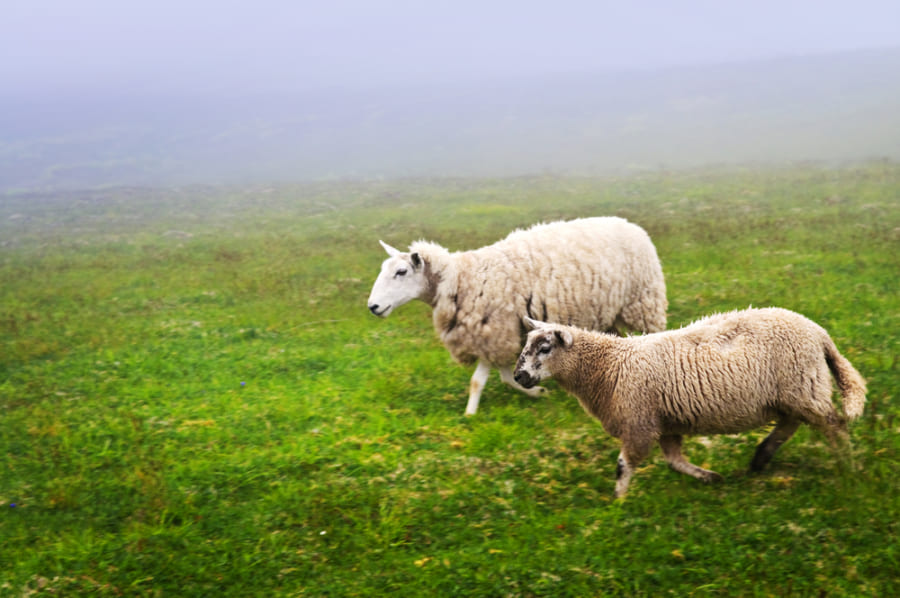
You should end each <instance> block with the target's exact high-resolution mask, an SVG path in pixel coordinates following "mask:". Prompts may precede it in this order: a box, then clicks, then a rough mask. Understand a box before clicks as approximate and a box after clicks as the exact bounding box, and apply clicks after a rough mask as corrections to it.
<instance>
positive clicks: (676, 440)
mask: <svg viewBox="0 0 900 598" xmlns="http://www.w3.org/2000/svg"><path fill="white" fill-rule="evenodd" d="M659 446H660V448H661V449H662V452H663V456H665V458H666V462H667V463H668V464H669V467H671V468H672V469H674V470H675V471H677V472H680V473H686V474H687V475H689V476H692V477H695V478H697V479H698V480H703V481H704V482H718V481H719V480H721V479H722V476H721V475H719V474H718V473H716V472H714V471H710V470H708V469H703V468H702V467H697V466H696V465H694V464H693V463H691V462H690V461H688V460H687V459H685V457H684V455H683V454H682V452H681V435H679V434H670V435H668V436H661V437H660V439H659Z"/></svg>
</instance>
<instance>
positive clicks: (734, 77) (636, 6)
mask: <svg viewBox="0 0 900 598" xmlns="http://www.w3.org/2000/svg"><path fill="white" fill-rule="evenodd" d="M898 73H900V3H897V2H894V1H891V0H859V1H857V2H853V3H847V2H837V1H831V0H829V1H825V2H812V1H798V0H782V1H776V0H762V1H757V2H753V3H721V2H713V1H702V0H687V1H683V2H678V3H668V2H661V1H656V2H654V1H647V0H638V1H635V2H627V3H624V2H606V1H601V2H590V1H586V0H584V1H582V0H560V1H558V2H554V3H552V4H550V3H546V2H536V1H530V0H526V1H516V2H513V1H508V0H499V1H495V2H484V1H477V2H476V1H473V0H455V1H453V2H444V1H433V2H413V1H409V0H398V1H389V2H373V1H363V0H335V1H332V2H327V3H326V2H315V3H314V2H307V1H302V2H291V1H288V0H261V1H258V2H253V3H247V2H230V1H221V0H219V1H216V2H213V1H207V0H198V1H193V2H183V1H178V2H175V1H173V0H159V1H156V2H152V3H151V2H129V3H122V2H115V1H112V0H84V1H82V2H77V3H73V2H66V1H64V0H32V1H28V2H23V1H16V0H14V1H13V2H10V3H6V4H5V6H4V9H3V18H2V22H0V81H2V86H0V192H7V193H8V192H15V191H29V190H57V189H66V188H79V187H95V186H103V185H141V186H146V185H153V186H156V185H182V184H190V183H243V182H263V181H268V182H276V181H305V180H330V179H344V178H396V177H415V176H513V175H519V174H526V173H559V174H576V175H577V174H586V175H592V174H606V173H610V172H621V171H635V170H638V171H639V170H648V169H650V170H653V169H661V168H662V169H668V168H682V167H692V166H700V165H708V164H721V163H729V164H735V163H767V164H768V163H782V162H785V161H805V160H813V161H826V162H843V161H854V160H867V159H872V158H897V157H898V156H900V76H898Z"/></svg>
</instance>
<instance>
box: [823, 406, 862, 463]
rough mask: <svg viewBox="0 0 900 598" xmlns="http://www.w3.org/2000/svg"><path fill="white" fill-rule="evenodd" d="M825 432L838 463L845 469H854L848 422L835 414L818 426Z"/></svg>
mask: <svg viewBox="0 0 900 598" xmlns="http://www.w3.org/2000/svg"><path fill="white" fill-rule="evenodd" d="M817 427H818V428H819V429H820V430H822V432H823V433H824V434H825V438H827V439H828V444H829V445H831V450H832V451H834V454H835V456H836V457H837V459H838V464H839V465H840V467H841V468H842V469H844V470H850V471H852V470H853V469H854V465H853V453H852V447H851V445H850V432H849V431H848V430H847V423H846V422H844V421H843V420H841V419H840V417H839V416H838V415H837V414H835V415H834V417H833V418H829V420H828V422H827V423H826V424H824V425H820V426H817Z"/></svg>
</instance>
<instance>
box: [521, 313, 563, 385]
mask: <svg viewBox="0 0 900 598" xmlns="http://www.w3.org/2000/svg"><path fill="white" fill-rule="evenodd" d="M524 322H525V324H526V325H528V326H531V327H532V328H534V330H532V331H531V332H529V333H528V339H527V340H526V341H525V347H524V348H523V349H522V353H521V354H520V355H519V360H518V361H517V362H516V369H515V371H514V372H513V377H514V378H515V380H516V382H518V383H519V384H521V385H522V386H524V387H525V388H531V387H533V386H534V385H536V384H537V383H538V382H540V381H541V380H543V379H544V378H549V377H551V376H552V375H553V367H552V366H553V357H554V354H557V353H559V352H561V351H565V350H566V349H568V348H569V347H571V346H572V343H573V338H572V334H571V333H570V332H569V331H568V330H565V329H563V328H559V327H558V326H554V325H553V324H547V323H545V322H539V321H537V320H532V319H531V318H525V320H524Z"/></svg>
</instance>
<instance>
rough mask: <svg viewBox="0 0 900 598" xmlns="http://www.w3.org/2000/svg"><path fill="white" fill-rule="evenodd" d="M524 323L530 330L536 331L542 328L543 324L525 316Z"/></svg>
mask: <svg viewBox="0 0 900 598" xmlns="http://www.w3.org/2000/svg"><path fill="white" fill-rule="evenodd" d="M522 322H524V323H525V325H526V326H527V327H528V329H529V330H534V329H535V328H540V326H541V324H542V323H543V322H540V321H538V320H532V319H531V318H529V317H528V316H525V317H524V318H522Z"/></svg>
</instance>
